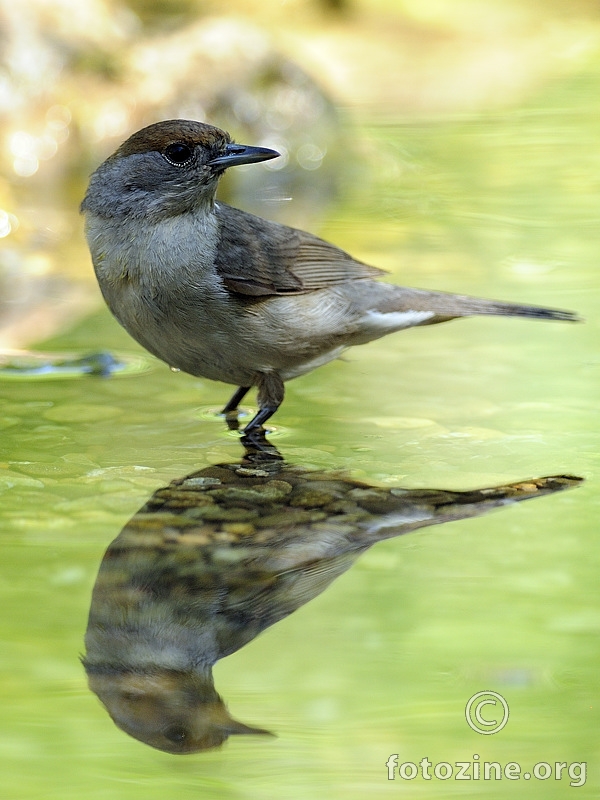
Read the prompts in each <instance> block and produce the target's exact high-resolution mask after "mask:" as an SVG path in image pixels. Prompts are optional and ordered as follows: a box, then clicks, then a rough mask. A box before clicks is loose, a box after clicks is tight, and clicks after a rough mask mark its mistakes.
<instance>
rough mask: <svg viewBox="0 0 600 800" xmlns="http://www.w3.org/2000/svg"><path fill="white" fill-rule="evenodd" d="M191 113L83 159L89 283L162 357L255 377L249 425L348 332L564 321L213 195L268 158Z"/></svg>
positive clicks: (361, 340)
mask: <svg viewBox="0 0 600 800" xmlns="http://www.w3.org/2000/svg"><path fill="white" fill-rule="evenodd" d="M278 155H279V153H277V152H276V151H275V150H270V149H268V148H265V147H252V146H247V145H242V144H236V143H234V142H233V141H232V140H231V137H230V136H229V134H228V133H226V132H225V131H222V130H220V129H219V128H215V127H213V126H212V125H207V124H204V123H201V122H195V121H190V120H166V121H163V122H157V123H155V124H153V125H149V126H148V127H146V128H143V129H142V130H140V131H138V132H137V133H134V134H133V135H132V136H131V137H130V138H129V139H127V141H126V142H124V143H123V144H122V145H121V146H120V147H119V148H118V149H117V151H116V152H115V153H114V154H113V155H112V156H110V157H109V158H108V159H107V160H106V161H105V162H104V163H103V164H101V165H100V167H99V168H98V169H97V170H96V172H94V174H93V175H92V177H91V179H90V183H89V187H88V190H87V193H86V195H85V198H84V200H83V203H82V204H81V211H82V213H83V214H84V216H85V230H86V237H87V241H88V245H89V248H90V251H91V255H92V261H93V264H94V269H95V272H96V276H97V279H98V283H99V285H100V289H101V291H102V294H103V296H104V299H105V300H106V303H107V304H108V307H109V308H110V310H111V311H112V313H113V314H114V316H115V317H116V318H117V320H118V321H119V322H120V323H121V325H122V326H123V327H124V328H125V329H126V330H127V331H128V332H129V333H130V334H131V336H133V338H134V339H136V340H137V341H138V342H139V343H140V344H141V345H143V346H144V347H145V348H146V349H147V350H149V351H150V352H151V353H153V354H154V355H155V356H157V357H158V358H160V359H162V360H163V361H165V362H166V363H167V364H169V365H170V366H171V367H172V368H173V369H177V370H182V371H183V372H187V373H189V374H191V375H195V376H198V377H203V378H209V379H211V380H216V381H223V382H224V383H230V384H234V385H235V386H238V387H239V388H238V389H237V391H236V392H235V393H234V395H233V397H232V398H231V400H230V401H229V402H228V403H227V405H226V406H225V408H224V409H223V413H225V414H228V413H230V412H231V413H232V412H235V411H237V408H238V404H239V403H240V402H241V401H242V399H243V397H244V396H245V395H246V393H247V392H248V391H249V389H250V388H251V387H253V386H255V387H256V388H257V389H258V405H259V410H258V413H257V414H256V415H255V416H254V418H253V419H252V420H251V421H250V423H249V424H248V425H247V426H246V428H245V433H246V434H249V433H252V432H256V431H257V430H260V428H261V426H262V425H263V423H265V422H266V421H267V420H268V419H269V418H270V417H271V416H272V415H273V414H274V413H275V411H277V409H278V408H279V406H280V405H281V403H282V401H283V396H284V382H285V381H288V380H290V379H291V378H296V377H298V376H299V375H304V374H305V373H307V372H310V371H311V370H313V369H315V368H316V367H320V366H321V365H323V364H326V363H327V362H329V361H331V360H333V359H335V358H338V357H339V356H340V355H341V354H342V352H343V351H344V350H345V349H346V348H347V347H349V346H351V345H357V344H365V343H366V342H370V341H372V340H373V339H378V338H380V337H381V336H385V335H386V334H388V333H393V332H394V331H399V330H404V329H405V328H412V327H414V326H417V325H433V324H436V323H438V322H446V321H447V320H451V319H455V318H457V317H468V316H473V315H478V314H482V315H495V316H516V317H531V318H533V319H549V320H564V321H571V322H573V321H577V319H578V318H577V316H576V315H575V314H573V313H571V312H568V311H560V310H556V309H551V308H541V307H537V306H529V305H516V304H512V303H502V302H496V301H493V300H483V299H478V298H473V297H467V296H463V295H457V294H448V293H444V292H431V291H425V290H422V289H412V288H405V287H402V286H396V285H393V284H390V283H381V282H379V281H378V280H376V279H377V278H379V277H381V275H383V274H385V273H384V271H383V270H381V269H378V268H376V267H372V266H369V265H367V264H364V263H362V262H361V261H358V260H356V259H354V258H352V256H350V255H349V254H348V253H345V252H344V251H343V250H340V249H339V248H338V247H335V246H334V245H332V244H329V243H328V242H326V241H324V240H323V239H320V238H318V237H317V236H313V235H312V234H310V233H307V232H305V231H302V230H297V229H295V228H290V227H288V226H285V225H280V224H278V223H275V222H269V221H267V220H264V219H261V218H260V217H257V216H254V215H252V214H248V213H246V212H245V211H241V210H239V209H237V208H233V207H232V206H229V205H226V204H225V203H222V202H220V201H218V202H217V201H216V200H215V194H216V191H217V185H218V183H219V178H220V177H221V175H222V174H223V173H224V171H225V170H226V169H228V168H229V167H232V166H236V165H239V164H252V163H256V162H260V161H266V160H268V159H271V158H276V157H277V156H278Z"/></svg>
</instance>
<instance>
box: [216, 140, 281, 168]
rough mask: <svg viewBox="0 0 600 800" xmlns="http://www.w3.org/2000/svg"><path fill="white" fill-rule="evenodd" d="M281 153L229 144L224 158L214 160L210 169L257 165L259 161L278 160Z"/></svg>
mask: <svg viewBox="0 0 600 800" xmlns="http://www.w3.org/2000/svg"><path fill="white" fill-rule="evenodd" d="M278 155H280V153H278V152H277V150H269V148H268V147H251V146H250V145H245V144H228V145H227V146H226V148H225V153H224V154H223V155H222V156H217V158H213V159H212V161H209V162H208V166H209V167H219V169H227V167H237V166H239V165H240V164H256V163H257V162H258V161H268V160H269V159H270V158H277V156H278Z"/></svg>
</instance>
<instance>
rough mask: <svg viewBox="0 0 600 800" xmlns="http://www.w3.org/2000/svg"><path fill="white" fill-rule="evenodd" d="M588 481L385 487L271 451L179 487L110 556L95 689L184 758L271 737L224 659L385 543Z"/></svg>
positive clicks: (91, 654) (96, 637) (100, 603)
mask: <svg viewBox="0 0 600 800" xmlns="http://www.w3.org/2000/svg"><path fill="white" fill-rule="evenodd" d="M581 483H582V479H581V478H578V477H577V476H573V475H552V476H548V477H542V478H534V479H529V480H525V481H519V482H517V483H508V484H504V485H501V486H489V487H485V488H481V489H471V490H469V491H452V490H446V489H407V488H401V487H393V488H392V487H379V486H376V485H371V484H369V483H364V482H362V481H358V480H355V479H353V478H352V477H350V476H347V475H344V474H343V473H341V472H340V471H339V470H315V469H313V470H310V469H308V468H307V467H306V466H305V465H304V464H290V463H287V462H285V461H283V460H282V459H281V457H279V458H278V457H277V454H273V455H272V456H270V457H268V458H266V457H265V456H264V453H263V454H262V455H261V457H260V459H259V460H258V461H254V460H252V459H251V458H244V459H243V460H242V461H240V462H228V463H220V464H211V465H210V466H208V467H204V468H202V469H200V470H198V471H196V472H193V473H191V474H189V475H186V476H184V477H182V478H176V479H174V480H173V481H171V483H170V484H169V485H168V486H164V487H161V488H160V489H157V491H155V492H154V494H153V495H152V497H150V498H149V499H148V501H147V502H146V503H145V504H144V505H143V507H142V508H141V509H140V510H139V511H138V512H137V514H135V516H133V517H132V518H131V519H130V520H129V522H128V523H127V524H126V525H125V527H124V528H123V530H122V531H121V533H120V534H119V535H118V537H117V538H116V539H115V540H114V541H113V542H112V543H111V544H110V545H109V547H108V549H107V551H106V553H105V554H104V557H103V559H102V564H101V566H100V569H99V572H98V575H97V578H96V581H95V584H94V589H93V594H92V600H91V604H90V611H89V617H88V624H87V629H86V634H85V649H86V653H85V656H83V657H82V663H83V666H84V668H85V670H86V673H87V677H88V685H89V688H90V690H91V691H92V692H94V693H95V694H96V695H97V697H98V698H99V700H100V701H101V703H102V704H103V705H104V707H105V709H106V710H107V711H108V713H109V715H110V716H111V718H112V720H113V721H114V723H115V724H116V725H117V727H118V728H120V729H121V730H123V731H124V732H125V733H127V734H129V735H130V736H132V737H133V738H134V739H137V740H138V741H141V742H143V743H145V744H147V745H149V746H151V747H155V748H157V749H159V750H163V751H165V752H168V753H172V754H174V755H187V754H191V753H198V752H201V751H204V750H208V749H212V748H215V747H219V746H220V745H222V744H223V743H224V742H225V741H226V740H227V739H228V737H230V736H234V735H247V734H251V735H252V734H254V735H268V734H271V735H272V733H271V731H269V730H268V729H265V728H262V727H257V726H255V725H248V724H246V723H244V722H240V721H239V720H237V719H235V718H234V717H233V716H232V715H231V713H230V712H229V710H228V709H227V706H226V704H225V702H224V700H223V698H222V697H221V696H220V695H219V693H218V692H217V690H216V688H215V684H214V677H213V667H214V665H215V664H216V663H217V662H218V661H219V660H220V659H222V658H225V657H226V656H229V655H232V654H233V653H235V652H237V651H238V650H240V649H241V648H242V647H244V646H245V645H246V644H248V643H249V642H251V641H252V640H253V639H254V638H256V637H257V636H258V635H259V634H261V633H262V631H264V630H265V629H267V628H269V627H271V626H272V625H275V624H276V623H278V622H279V621H280V620H283V619H284V618H285V617H287V616H289V615H290V614H292V613H293V612H294V611H296V610H297V609H298V608H300V607H301V606H303V605H304V604H306V603H308V602H310V601H311V600H312V599H313V598H314V597H316V596H317V595H319V594H320V593H321V592H323V591H325V590H326V589H327V588H328V587H329V585H330V584H331V583H333V581H334V580H335V579H336V578H337V577H339V576H340V575H342V574H343V573H344V572H346V571H347V570H348V569H350V567H352V565H353V564H354V563H355V561H356V560H357V559H358V558H359V557H360V556H361V555H362V554H363V553H364V552H366V551H367V550H368V549H369V548H370V547H372V546H373V545H375V544H377V543H378V542H380V541H383V540H385V539H391V538H394V537H397V536H402V535H404V534H407V533H411V532H413V531H417V530H420V529H422V528H425V527H428V526H430V525H441V524H444V523H446V522H451V521H456V520H460V519H466V518H472V517H478V516H480V515H482V514H485V513H487V512H488V511H492V510H493V509H498V508H501V507H504V506H507V505H511V504H513V503H517V502H520V501H522V500H528V499H530V498H535V497H542V496H544V495H549V494H552V493H554V492H558V491H563V490H566V489H570V488H574V487H576V486H578V485H580V484H581ZM356 646H357V647H360V644H359V643H358V642H356Z"/></svg>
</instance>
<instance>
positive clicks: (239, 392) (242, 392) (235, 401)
mask: <svg viewBox="0 0 600 800" xmlns="http://www.w3.org/2000/svg"><path fill="white" fill-rule="evenodd" d="M249 391H250V387H249V386H240V388H239V389H236V390H235V392H234V394H233V397H232V398H231V400H230V401H229V402H228V403H227V405H226V406H225V408H224V409H223V411H221V414H229V413H231V412H232V411H237V409H238V406H239V404H240V403H241V402H242V400H243V399H244V397H246V395H247V394H248V392H249Z"/></svg>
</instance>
